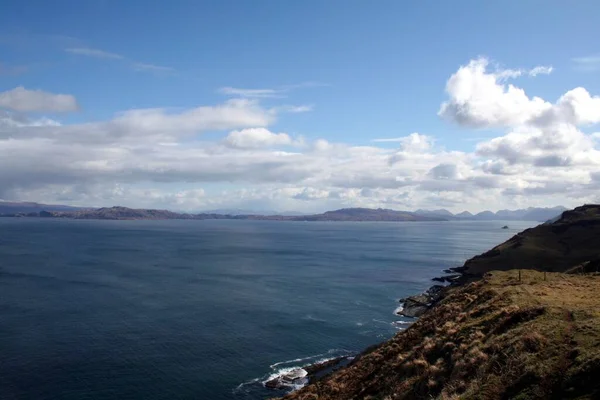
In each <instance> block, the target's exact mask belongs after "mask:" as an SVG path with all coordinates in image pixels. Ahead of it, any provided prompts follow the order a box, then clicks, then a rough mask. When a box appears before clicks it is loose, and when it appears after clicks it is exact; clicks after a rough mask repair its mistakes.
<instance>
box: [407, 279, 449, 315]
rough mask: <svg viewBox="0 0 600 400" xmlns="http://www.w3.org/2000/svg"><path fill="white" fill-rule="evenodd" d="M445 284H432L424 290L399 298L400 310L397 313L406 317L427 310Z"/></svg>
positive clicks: (435, 300) (420, 313)
mask: <svg viewBox="0 0 600 400" xmlns="http://www.w3.org/2000/svg"><path fill="white" fill-rule="evenodd" d="M445 288H446V286H442V285H433V286H431V287H430V288H429V289H427V290H426V291H425V292H423V293H421V294H417V295H415V296H410V297H406V298H404V299H400V303H402V310H400V311H398V312H397V314H398V315H401V316H403V317H408V318H417V317H420V316H421V315H423V314H424V313H425V311H427V310H429V309H430V308H431V307H432V306H433V305H434V304H435V303H437V301H438V300H439V299H440V298H441V297H442V295H443V293H444V289H445Z"/></svg>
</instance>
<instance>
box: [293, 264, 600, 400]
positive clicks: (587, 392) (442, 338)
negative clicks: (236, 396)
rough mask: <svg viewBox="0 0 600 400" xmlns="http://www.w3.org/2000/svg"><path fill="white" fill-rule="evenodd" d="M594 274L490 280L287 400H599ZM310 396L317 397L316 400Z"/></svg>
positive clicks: (455, 294) (502, 275) (598, 300)
mask: <svg viewBox="0 0 600 400" xmlns="http://www.w3.org/2000/svg"><path fill="white" fill-rule="evenodd" d="M598 294H600V276H598V275H584V276H582V275H565V274H551V273H548V274H546V280H544V276H543V274H542V273H537V272H533V271H526V272H525V273H523V272H522V273H521V281H519V280H518V273H517V272H516V271H506V272H494V273H491V274H488V275H487V276H486V277H485V278H484V279H483V280H481V281H479V282H475V283H470V284H468V285H466V286H464V287H461V288H457V289H455V290H453V291H451V293H449V294H448V295H447V296H446V298H445V299H444V300H443V301H442V302H441V303H439V304H438V305H437V306H436V307H435V308H433V309H432V310H430V311H429V312H427V313H426V314H425V315H424V316H423V317H421V319H420V320H419V321H417V322H416V323H415V324H413V325H412V326H411V327H410V328H409V329H407V330H406V331H403V332H401V333H399V334H397V335H396V336H395V337H394V338H392V339H391V340H389V341H388V342H386V343H383V344H382V345H380V346H378V347H376V348H374V349H372V350H371V351H370V352H369V353H366V354H364V355H362V356H361V357H357V358H356V359H355V361H354V362H353V363H352V364H351V365H349V366H348V367H346V368H344V369H341V370H339V371H338V372H336V373H334V374H333V375H331V376H330V377H327V378H325V379H323V380H321V381H319V382H317V383H315V384H312V385H309V386H307V387H306V388H304V389H302V390H300V391H298V392H296V393H293V394H291V395H289V396H287V397H286V398H288V399H302V400H306V399H320V400H324V399H344V400H346V399H367V398H372V399H385V398H389V399H425V398H438V399H458V398H461V399H501V398H520V399H538V398H539V399H542V398H549V397H550V396H551V395H552V396H554V398H594V396H600V382H599V381H600V380H598V379H597V377H596V376H600V315H599V312H600V296H598ZM315 396H316V397H315Z"/></svg>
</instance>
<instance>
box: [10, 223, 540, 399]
mask: <svg viewBox="0 0 600 400" xmlns="http://www.w3.org/2000/svg"><path fill="white" fill-rule="evenodd" d="M504 225H508V226H509V229H502V227H503V226H504ZM535 225H537V223H536V222H515V221H510V222H506V221H478V222H475V221H448V222H283V221H231V220H207V221H185V220H164V221H98V220H59V219H35V218H0V399H3V400H12V399H61V400H62V399H65V400H66V399H73V400H75V399H77V400H82V399H90V400H91V399H94V400H104V399H120V400H127V399H149V400H159V399H161V400H162V399H209V400H212V399H214V400H221V399H233V400H235V399H265V398H271V397H276V396H280V395H283V394H285V391H273V390H270V389H266V388H265V387H264V386H263V383H264V382H265V381H266V380H268V379H269V378H273V377H275V376H277V375H278V374H282V373H284V372H286V371H289V370H290V369H293V368H296V367H299V366H302V365H305V364H309V363H313V362H316V361H320V360H326V359H330V358H333V357H337V356H341V355H350V356H351V355H353V354H356V353H358V352H360V351H361V350H362V349H364V348H366V347H368V346H370V345H373V344H375V343H378V342H381V341H383V340H386V339H388V338H390V337H391V336H393V335H394V334H395V333H397V332H398V331H399V330H402V329H405V328H406V327H408V326H410V323H411V322H412V321H411V320H410V319H406V318H401V317H399V316H397V315H395V313H394V311H395V310H396V309H397V307H398V306H399V303H398V300H399V299H400V298H402V297H405V296H409V295H412V294H416V293H419V292H421V291H423V290H425V289H427V288H428V287H429V286H431V285H432V284H433V283H434V282H432V281H431V278H433V277H435V276H439V275H441V271H442V270H443V269H445V268H449V267H454V266H459V265H462V263H463V262H464V261H465V260H466V259H467V258H469V257H472V256H474V255H476V254H479V253H481V252H483V251H485V250H488V249H490V248H491V247H493V246H495V245H497V244H499V243H501V242H503V241H504V240H506V239H508V238H510V237H511V236H512V235H514V234H516V233H517V232H519V231H522V230H523V229H525V228H528V227H531V226H535Z"/></svg>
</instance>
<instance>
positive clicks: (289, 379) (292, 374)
mask: <svg viewBox="0 0 600 400" xmlns="http://www.w3.org/2000/svg"><path fill="white" fill-rule="evenodd" d="M306 375H308V373H307V372H306V370H304V369H303V368H294V369H293V370H291V371H289V372H286V373H284V374H282V375H279V376H277V377H275V378H273V379H271V380H269V381H267V382H265V387H267V388H269V389H290V388H293V387H295V386H303V385H305V384H307V383H308V379H307V378H306Z"/></svg>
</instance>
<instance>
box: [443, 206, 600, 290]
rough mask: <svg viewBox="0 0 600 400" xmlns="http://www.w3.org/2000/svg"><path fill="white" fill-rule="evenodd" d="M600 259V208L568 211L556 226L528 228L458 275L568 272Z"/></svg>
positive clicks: (482, 255) (475, 260) (469, 263)
mask: <svg viewBox="0 0 600 400" xmlns="http://www.w3.org/2000/svg"><path fill="white" fill-rule="evenodd" d="M599 258H600V205H594V204H591V205H585V206H581V207H577V208H575V209H574V210H571V211H565V212H564V213H563V214H562V215H561V217H560V218H559V219H558V220H557V221H556V222H554V223H551V224H542V225H539V226H536V227H535V228H530V229H527V230H525V231H523V232H521V233H519V234H517V235H515V236H513V237H512V238H511V239H509V240H507V241H506V242H504V243H502V244H500V245H498V246H496V247H494V248H493V249H492V250H490V251H488V252H486V253H483V254H481V255H479V256H476V257H473V258H472V259H470V260H468V261H467V262H466V263H465V265H464V266H463V267H461V268H455V269H454V270H455V271H457V272H461V273H463V274H464V276H465V279H472V278H477V277H480V276H482V275H483V274H485V273H486V272H488V271H493V270H507V269H513V268H519V269H536V270H540V271H554V272H562V271H566V270H568V269H570V268H572V267H574V266H576V265H578V264H581V263H583V262H586V261H590V260H595V259H599Z"/></svg>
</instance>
